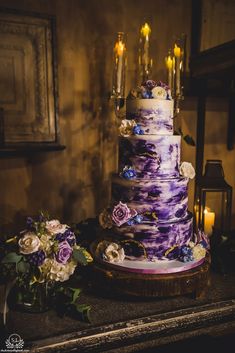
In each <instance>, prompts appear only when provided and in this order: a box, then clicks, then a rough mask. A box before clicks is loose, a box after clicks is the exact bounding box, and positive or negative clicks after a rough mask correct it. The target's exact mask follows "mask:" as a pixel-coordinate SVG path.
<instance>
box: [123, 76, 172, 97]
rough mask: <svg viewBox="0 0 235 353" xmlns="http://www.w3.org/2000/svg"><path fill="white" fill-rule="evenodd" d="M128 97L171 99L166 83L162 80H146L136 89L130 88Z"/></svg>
mask: <svg viewBox="0 0 235 353" xmlns="http://www.w3.org/2000/svg"><path fill="white" fill-rule="evenodd" d="M128 98H131V99H135V98H139V99H161V100H162V99H163V100H166V99H167V100H171V99H172V98H171V92H170V88H169V86H168V85H166V84H165V83H163V82H162V81H159V82H156V81H154V80H147V81H145V82H143V83H142V85H141V86H140V87H137V89H132V90H131V91H130V93H129V95H128Z"/></svg>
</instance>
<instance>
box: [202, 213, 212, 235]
mask: <svg viewBox="0 0 235 353" xmlns="http://www.w3.org/2000/svg"><path fill="white" fill-rule="evenodd" d="M214 224H215V212H211V211H210V209H209V208H207V207H206V208H205V210H204V232H205V233H206V234H207V235H211V234H212V233H213V227H214Z"/></svg>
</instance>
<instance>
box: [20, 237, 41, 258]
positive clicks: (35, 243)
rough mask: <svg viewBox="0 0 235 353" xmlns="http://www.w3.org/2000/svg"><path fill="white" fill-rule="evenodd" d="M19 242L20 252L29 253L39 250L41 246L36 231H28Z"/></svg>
mask: <svg viewBox="0 0 235 353" xmlns="http://www.w3.org/2000/svg"><path fill="white" fill-rule="evenodd" d="M18 244H19V247H20V253H21V254H25V255H28V254H32V253H33V252H35V251H38V249H39V247H40V240H39V238H38V236H37V235H36V234H35V233H33V232H28V233H26V234H24V235H23V237H22V238H20V240H19V242H18Z"/></svg>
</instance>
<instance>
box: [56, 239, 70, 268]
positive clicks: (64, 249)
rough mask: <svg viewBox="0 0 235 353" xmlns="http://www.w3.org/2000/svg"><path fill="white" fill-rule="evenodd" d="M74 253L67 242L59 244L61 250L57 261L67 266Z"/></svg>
mask: <svg viewBox="0 0 235 353" xmlns="http://www.w3.org/2000/svg"><path fill="white" fill-rule="evenodd" d="M72 253H73V249H72V248H71V246H70V245H69V243H68V242H67V241H66V240H65V241H62V242H61V243H59V250H58V252H57V254H56V260H57V262H59V263H62V264H66V263H67V262H68V260H69V259H70V257H71V255H72Z"/></svg>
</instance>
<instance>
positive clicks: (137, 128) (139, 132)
mask: <svg viewBox="0 0 235 353" xmlns="http://www.w3.org/2000/svg"><path fill="white" fill-rule="evenodd" d="M132 131H133V134H134V135H144V131H143V130H142V129H141V126H140V125H139V124H137V125H136V126H134V127H133V130H132Z"/></svg>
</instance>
